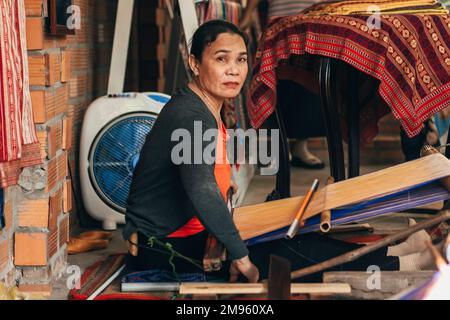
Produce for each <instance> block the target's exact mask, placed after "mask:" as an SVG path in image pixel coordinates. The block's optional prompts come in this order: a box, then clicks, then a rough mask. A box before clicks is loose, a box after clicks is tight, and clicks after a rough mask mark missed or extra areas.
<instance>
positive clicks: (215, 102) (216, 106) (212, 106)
mask: <svg viewBox="0 0 450 320" xmlns="http://www.w3.org/2000/svg"><path fill="white" fill-rule="evenodd" d="M188 86H189V88H191V90H192V91H194V92H195V93H196V94H197V95H198V96H199V97H200V99H202V101H203V102H204V103H205V104H206V106H207V107H208V109H209V110H210V111H211V113H212V114H213V116H214V118H216V121H217V126H218V127H219V126H220V122H221V119H220V110H221V109H222V106H223V102H224V100H225V99H220V98H216V97H214V96H212V95H211V94H208V92H207V91H206V90H204V89H202V88H201V86H199V85H198V83H197V82H196V81H192V82H190V83H189V84H188Z"/></svg>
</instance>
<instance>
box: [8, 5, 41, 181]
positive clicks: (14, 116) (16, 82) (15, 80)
mask: <svg viewBox="0 0 450 320" xmlns="http://www.w3.org/2000/svg"><path fill="white" fill-rule="evenodd" d="M25 18H26V16H25V6H24V2H23V0H2V1H0V89H1V90H0V122H1V123H0V187H6V186H9V185H13V184H16V183H17V178H18V176H19V174H20V171H21V168H22V167H24V166H30V165H35V164H39V163H41V159H40V150H39V143H38V140H37V136H36V131H35V127H34V123H33V112H32V107H31V95H30V89H29V82H28V56H27V48H26V34H25Z"/></svg>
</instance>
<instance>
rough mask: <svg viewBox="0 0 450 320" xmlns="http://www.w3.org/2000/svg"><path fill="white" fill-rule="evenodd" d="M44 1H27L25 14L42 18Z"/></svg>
mask: <svg viewBox="0 0 450 320" xmlns="http://www.w3.org/2000/svg"><path fill="white" fill-rule="evenodd" d="M42 1H43V0H25V14H26V15H27V16H28V17H30V16H37V17H41V16H42V5H43V2H42Z"/></svg>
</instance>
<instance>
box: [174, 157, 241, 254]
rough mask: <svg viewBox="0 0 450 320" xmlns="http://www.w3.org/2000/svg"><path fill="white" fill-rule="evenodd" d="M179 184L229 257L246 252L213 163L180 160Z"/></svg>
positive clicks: (201, 219) (203, 222)
mask: <svg viewBox="0 0 450 320" xmlns="http://www.w3.org/2000/svg"><path fill="white" fill-rule="evenodd" d="M178 168H179V172H180V177H181V181H182V184H183V188H184V190H185V191H186V193H187V195H188V197H189V199H190V200H191V202H192V204H193V205H194V207H195V209H196V212H197V216H198V218H199V220H200V221H201V222H202V224H203V225H204V226H205V228H206V229H207V230H208V231H209V232H210V233H211V234H212V235H213V236H214V237H216V238H217V240H219V241H220V242H222V243H223V244H224V245H225V247H226V248H227V250H228V253H229V257H230V259H231V260H234V259H240V258H243V257H245V256H246V255H248V249H247V246H246V245H245V243H244V242H243V241H242V239H241V237H240V235H239V232H238V230H237V229H236V226H235V224H234V222H233V219H232V216H231V214H230V212H229V211H228V208H227V206H226V203H225V201H224V200H223V197H222V194H221V193H220V190H219V187H218V185H217V182H216V178H215V176H214V165H208V164H181V165H179V166H178Z"/></svg>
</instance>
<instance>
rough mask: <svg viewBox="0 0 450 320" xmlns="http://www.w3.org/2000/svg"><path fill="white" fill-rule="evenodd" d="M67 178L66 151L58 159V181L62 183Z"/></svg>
mask: <svg viewBox="0 0 450 320" xmlns="http://www.w3.org/2000/svg"><path fill="white" fill-rule="evenodd" d="M66 177H67V151H64V152H63V153H61V154H60V156H59V157H58V181H63V180H64V179H65V178H66Z"/></svg>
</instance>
